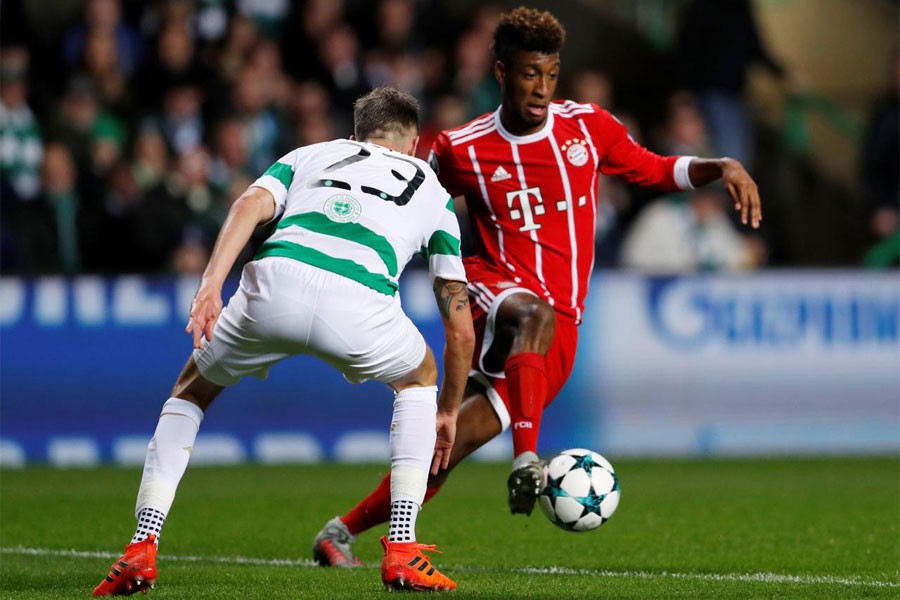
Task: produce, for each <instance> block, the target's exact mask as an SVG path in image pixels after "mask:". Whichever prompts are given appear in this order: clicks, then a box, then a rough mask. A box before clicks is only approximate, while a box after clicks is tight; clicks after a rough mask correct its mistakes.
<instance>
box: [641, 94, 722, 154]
mask: <svg viewBox="0 0 900 600" xmlns="http://www.w3.org/2000/svg"><path fill="white" fill-rule="evenodd" d="M666 108H667V114H666V120H665V122H664V123H663V126H662V128H661V129H660V131H659V132H658V134H657V135H656V137H657V140H656V142H655V144H654V146H655V147H656V148H657V149H658V150H659V151H660V152H661V153H662V154H686V155H690V156H711V155H712V153H713V152H714V150H713V149H712V148H711V144H710V139H709V128H708V127H707V124H706V120H705V119H704V118H703V115H702V114H701V112H700V108H699V106H698V105H697V102H696V100H695V99H694V96H693V94H691V93H690V92H687V91H678V92H675V93H674V94H673V95H672V96H671V98H669V101H668V102H667V106H666Z"/></svg>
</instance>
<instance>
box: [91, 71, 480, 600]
mask: <svg viewBox="0 0 900 600" xmlns="http://www.w3.org/2000/svg"><path fill="white" fill-rule="evenodd" d="M354 126H355V139H352V140H336V141H331V142H325V143H321V144H314V145H312V146H308V147H304V148H298V149H296V150H294V151H293V152H290V153H289V154H287V155H286V156H284V157H283V158H281V159H280V160H279V161H278V162H276V163H275V164H274V165H272V167H270V168H269V169H268V170H267V171H266V172H265V174H263V176H262V177H260V178H259V179H257V180H256V181H255V182H254V183H253V185H251V186H250V187H249V188H248V189H247V191H246V192H245V193H244V194H243V195H242V196H241V197H240V198H238V199H237V201H235V203H234V204H233V205H232V207H231V209H230V210H229V213H228V217H227V218H226V220H225V223H224V224H223V225H222V229H221V231H220V232H219V236H218V239H217V240H216V244H215V247H214V249H213V252H212V256H211V258H210V261H209V264H208V265H207V267H206V270H205V271H204V273H203V277H202V279H201V282H200V288H199V290H198V292H197V295H196V297H195V298H194V302H193V304H192V305H191V313H190V319H189V321H188V325H187V328H186V331H187V332H188V333H190V334H192V335H193V338H194V348H195V350H194V352H193V355H192V356H191V357H190V358H189V359H188V362H187V365H186V366H185V368H184V370H183V371H182V373H181V375H180V376H179V378H178V381H177V382H176V383H175V387H174V389H173V391H172V397H171V398H169V399H168V400H167V401H166V402H165V404H164V405H163V408H162V414H161V415H160V418H159V422H158V424H157V427H156V432H155V434H154V436H153V439H151V441H150V444H149V445H148V448H147V457H146V460H145V463H144V473H143V477H142V479H141V485H140V489H139V491H138V497H137V505H136V508H135V514H136V517H137V519H138V525H137V531H136V532H135V534H134V537H133V538H132V540H131V543H130V544H129V545H128V546H126V548H125V554H124V555H123V556H122V557H121V558H119V559H118V560H117V561H116V562H115V563H113V565H112V567H111V569H110V572H109V575H107V576H106V578H104V579H103V581H101V582H100V584H99V585H98V586H97V587H96V588H95V589H94V595H95V596H107V595H120V594H132V593H135V592H137V591H146V589H147V588H149V587H153V585H154V584H155V583H156V578H157V570H156V551H157V545H158V541H159V535H160V532H161V529H162V525H163V522H164V521H165V518H166V515H167V514H168V512H169V509H170V508H171V505H172V502H173V500H174V498H175V491H176V489H177V486H178V484H179V482H180V480H181V477H182V476H183V475H184V472H185V469H186V468H187V464H188V459H189V458H190V452H191V448H192V447H193V445H194V441H195V439H196V436H197V431H198V429H199V427H200V422H201V421H202V419H203V415H204V412H205V411H206V409H207V408H208V407H209V405H210V404H211V403H212V401H213V399H215V397H216V396H217V395H218V394H219V392H221V391H222V389H224V388H225V387H227V386H230V385H233V384H235V383H237V382H238V381H239V380H240V379H241V378H242V377H244V376H245V375H253V376H254V377H259V378H265V377H266V375H267V374H268V371H269V368H270V367H271V366H272V365H273V364H275V363H276V362H278V361H280V360H282V359H284V358H286V357H288V356H292V355H295V354H309V355H312V356H315V357H317V358H319V359H321V360H323V361H325V362H327V363H329V364H331V365H333V366H335V367H336V368H337V369H339V370H340V371H341V372H342V373H343V374H344V377H346V378H347V380H349V381H351V382H354V383H358V382H362V381H366V380H368V379H375V380H377V381H381V382H384V383H386V384H388V385H389V386H391V388H393V390H394V392H395V396H394V411H393V418H392V422H391V427H390V440H391V496H392V504H391V511H392V517H391V522H390V528H389V532H388V535H387V536H385V537H383V538H382V545H383V547H384V551H385V555H384V560H383V561H382V581H383V582H384V584H385V585H386V586H387V587H389V588H394V589H412V590H450V589H454V588H455V587H456V584H455V583H454V582H453V581H452V580H451V579H449V578H448V577H446V576H444V575H443V574H442V573H440V572H439V571H438V570H437V569H435V568H434V567H433V566H432V565H431V564H430V560H429V559H428V557H426V556H425V555H423V554H422V550H429V549H433V548H434V547H433V546H426V545H423V544H419V543H418V542H417V541H416V535H415V523H416V516H417V515H418V512H419V509H420V507H421V505H422V501H423V498H424V495H425V486H426V481H427V477H428V472H429V470H430V471H432V472H435V473H436V472H437V470H438V469H439V468H441V467H443V468H446V467H447V464H448V461H449V458H450V448H451V447H452V445H453V441H454V438H455V434H456V415H457V411H458V408H459V404H460V400H461V398H462V393H463V389H464V387H465V382H466V377H467V375H468V371H469V364H470V361H471V359H472V350H473V346H474V333H473V328H472V317H471V312H470V310H469V305H468V293H467V291H466V277H465V271H464V270H463V265H462V261H461V259H460V255H459V225H458V222H457V220H456V215H455V214H454V213H453V203H452V200H451V198H450V195H449V194H448V193H447V192H446V190H444V188H443V187H442V186H441V185H440V184H439V183H438V181H437V178H436V176H435V174H434V173H433V172H432V171H431V169H430V168H429V167H428V166H427V165H426V163H424V162H422V161H420V160H418V159H416V158H413V157H412V155H413V153H414V152H415V147H416V143H417V142H418V104H417V102H416V100H415V99H414V98H413V97H412V96H410V95H408V94H405V93H402V92H399V91H397V90H394V89H391V88H378V89H375V90H373V91H372V92H370V93H369V94H367V95H365V96H363V97H362V98H360V99H359V100H357V101H356V103H355V105H354ZM272 221H276V226H275V229H274V232H273V233H272V235H271V236H270V237H269V239H268V240H266V242H265V243H264V244H263V245H262V246H261V247H260V249H259V251H258V252H257V255H256V257H255V258H254V260H253V261H251V262H250V263H248V264H247V265H246V266H245V267H244V270H243V273H242V276H241V283H240V288H239V289H238V291H237V292H236V293H235V295H234V296H233V297H232V298H231V299H230V300H229V302H228V305H227V306H226V307H225V308H224V309H222V284H223V282H224V280H225V277H226V276H227V274H228V272H229V271H230V270H231V268H232V266H233V265H234V262H235V260H236V259H237V256H238V254H239V252H240V251H241V249H242V248H243V247H244V245H245V244H246V243H247V241H248V240H249V239H250V236H251V234H252V232H253V229H254V228H255V227H256V226H257V225H259V224H262V223H267V222H272ZM417 253H420V254H423V255H424V256H425V258H426V259H427V261H428V267H429V271H430V273H431V276H432V279H433V282H434V292H435V298H436V300H437V303H438V307H439V309H440V314H441V318H442V320H443V323H444V328H445V332H446V348H445V351H444V380H443V385H442V387H441V390H440V394H438V388H437V387H436V383H437V365H436V363H435V358H434V355H433V354H432V352H431V350H430V349H429V348H428V347H427V346H426V344H425V340H424V339H423V337H422V335H421V333H420V332H419V331H418V330H417V329H416V327H415V326H414V325H413V323H412V322H411V321H410V320H409V318H408V317H407V316H406V315H405V314H404V313H403V311H402V309H401V306H400V298H399V296H398V295H397V285H398V279H399V277H400V273H401V272H402V270H403V268H404V267H405V266H406V264H407V263H408V262H409V260H410V259H411V258H412V257H413V255H415V254H417Z"/></svg>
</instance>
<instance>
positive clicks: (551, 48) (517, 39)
mask: <svg viewBox="0 0 900 600" xmlns="http://www.w3.org/2000/svg"><path fill="white" fill-rule="evenodd" d="M565 41H566V30H565V28H563V26H562V24H561V23H560V22H559V20H558V19H557V18H556V17H554V16H553V15H552V14H550V13H549V12H547V11H541V10H537V9H534V8H528V7H526V6H520V7H518V8H516V9H514V10H511V11H509V12H507V13H504V14H503V15H502V16H501V17H500V23H499V24H498V25H497V29H495V30H494V56H495V57H496V58H497V60H500V61H503V60H506V59H507V58H509V55H510V54H511V53H512V52H515V51H516V50H525V51H527V52H542V53H544V54H556V53H557V52H559V51H560V50H561V49H562V47H563V44H564V43H565Z"/></svg>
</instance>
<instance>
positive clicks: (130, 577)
mask: <svg viewBox="0 0 900 600" xmlns="http://www.w3.org/2000/svg"><path fill="white" fill-rule="evenodd" d="M154 585H156V536H155V535H151V536H150V537H148V538H147V539H146V540H143V541H140V542H135V543H133V544H128V545H127V546H125V554H124V555H122V556H120V557H119V559H118V560H117V561H116V562H114V563H113V564H112V566H111V567H110V568H109V575H107V576H106V577H105V578H104V579H103V581H101V582H100V583H99V584H98V585H97V587H95V588H94V593H93V594H92V595H94V596H130V595H131V594H135V593H137V592H143V593H145V594H146V593H147V590H149V589H152V588H153V586H154Z"/></svg>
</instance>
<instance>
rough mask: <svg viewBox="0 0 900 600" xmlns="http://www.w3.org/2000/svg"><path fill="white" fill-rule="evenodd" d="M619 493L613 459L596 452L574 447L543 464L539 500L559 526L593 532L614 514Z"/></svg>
mask: <svg viewBox="0 0 900 600" xmlns="http://www.w3.org/2000/svg"><path fill="white" fill-rule="evenodd" d="M620 493H621V490H620V488H619V478H618V477H616V472H615V469H613V466H612V465H611V464H610V462H609V461H608V460H606V459H605V458H603V457H602V456H600V455H599V454H597V453H596V452H592V451H591V450H585V449H584V448H575V449H572V450H564V451H563V452H560V453H559V454H557V455H556V456H554V457H553V459H552V460H551V461H550V462H549V463H547V466H546V467H544V486H543V487H542V488H541V494H540V496H539V497H538V501H539V502H540V505H541V508H542V509H543V511H544V514H545V515H547V518H548V519H550V522H551V523H553V524H554V525H556V526H557V527H559V528H561V529H565V530H566V531H590V530H591V529H596V528H597V527H600V526H601V525H603V524H604V523H605V522H606V521H607V520H609V518H610V517H611V516H613V513H614V512H616V508H617V507H618V506H619V494H620Z"/></svg>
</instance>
